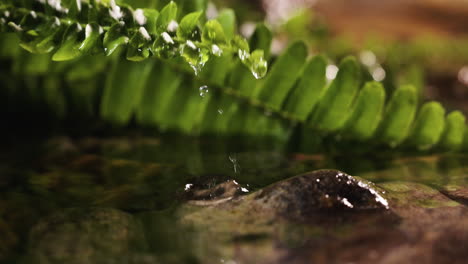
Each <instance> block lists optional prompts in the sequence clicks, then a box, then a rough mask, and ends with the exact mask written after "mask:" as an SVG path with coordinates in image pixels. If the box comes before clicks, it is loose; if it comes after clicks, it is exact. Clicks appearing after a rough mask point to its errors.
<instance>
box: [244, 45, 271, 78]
mask: <svg viewBox="0 0 468 264" xmlns="http://www.w3.org/2000/svg"><path fill="white" fill-rule="evenodd" d="M238 55H239V59H240V60H241V61H242V63H243V64H244V65H246V66H247V67H249V69H250V71H251V72H252V74H253V76H254V77H255V78H256V79H261V78H263V77H265V75H266V73H267V71H268V62H267V61H266V60H265V58H264V53H263V50H256V51H254V52H252V54H249V53H248V52H247V51H245V50H239V54H238Z"/></svg>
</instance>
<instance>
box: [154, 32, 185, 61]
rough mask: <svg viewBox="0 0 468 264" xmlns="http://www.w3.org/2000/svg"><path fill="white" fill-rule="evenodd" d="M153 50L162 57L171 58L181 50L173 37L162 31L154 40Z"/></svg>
mask: <svg viewBox="0 0 468 264" xmlns="http://www.w3.org/2000/svg"><path fill="white" fill-rule="evenodd" d="M153 50H154V51H155V53H156V55H157V56H158V57H160V58H164V59H170V58H173V57H175V56H176V55H177V54H178V53H179V52H180V51H179V48H178V46H177V44H175V42H174V40H173V39H172V37H171V36H170V35H169V34H168V33H167V32H164V33H162V34H161V35H160V36H159V37H158V38H157V39H156V41H155V42H154V44H153Z"/></svg>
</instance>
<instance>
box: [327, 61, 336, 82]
mask: <svg viewBox="0 0 468 264" xmlns="http://www.w3.org/2000/svg"><path fill="white" fill-rule="evenodd" d="M337 74H338V67H337V66H336V65H328V66H327V70H326V76H327V79H328V80H329V81H331V80H334V79H335V78H336V75H337Z"/></svg>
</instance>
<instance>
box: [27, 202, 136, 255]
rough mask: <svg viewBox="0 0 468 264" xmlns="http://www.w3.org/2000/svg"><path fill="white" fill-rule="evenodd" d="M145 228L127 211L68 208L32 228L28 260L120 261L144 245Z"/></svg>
mask: <svg viewBox="0 0 468 264" xmlns="http://www.w3.org/2000/svg"><path fill="white" fill-rule="evenodd" d="M143 241H144V236H143V232H142V230H141V228H140V226H139V225H138V223H137V221H135V220H134V219H133V217H132V216H131V215H129V214H127V213H124V212H122V211H119V210H115V209H108V208H84V209H81V208H80V209H78V208H76V209H75V208H73V209H66V210H64V211H62V212H59V213H56V214H54V215H52V216H50V217H47V218H45V219H43V220H42V221H40V222H39V223H38V224H37V225H36V226H34V227H33V228H32V231H31V233H30V240H29V250H28V256H27V257H26V259H25V263H33V262H31V261H33V260H34V263H41V264H42V263H69V264H73V263H77V264H78V263H79V264H91V263H120V262H119V259H120V260H121V259H123V258H128V257H129V256H131V253H132V252H133V251H134V250H136V249H138V248H141V247H143V245H142V242H143Z"/></svg>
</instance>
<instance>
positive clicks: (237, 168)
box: [229, 155, 240, 174]
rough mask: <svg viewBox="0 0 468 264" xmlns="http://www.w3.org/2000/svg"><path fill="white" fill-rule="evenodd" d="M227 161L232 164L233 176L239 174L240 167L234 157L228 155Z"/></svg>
mask: <svg viewBox="0 0 468 264" xmlns="http://www.w3.org/2000/svg"><path fill="white" fill-rule="evenodd" d="M229 161H230V162H231V163H232V166H233V169H234V173H235V174H238V173H240V166H239V162H238V161H237V157H236V156H235V155H229Z"/></svg>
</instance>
